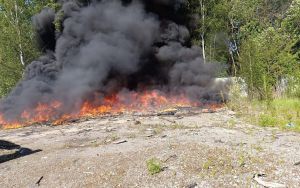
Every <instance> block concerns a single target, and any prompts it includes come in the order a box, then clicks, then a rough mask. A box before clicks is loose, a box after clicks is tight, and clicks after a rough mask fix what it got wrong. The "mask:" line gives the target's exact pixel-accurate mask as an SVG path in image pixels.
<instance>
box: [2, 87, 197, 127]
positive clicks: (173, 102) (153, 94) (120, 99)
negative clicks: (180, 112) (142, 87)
mask: <svg viewBox="0 0 300 188" xmlns="http://www.w3.org/2000/svg"><path fill="white" fill-rule="evenodd" d="M199 105H200V103H199V102H193V101H191V100H189V99H188V98H187V97H185V96H184V95H177V96H172V95H171V96H169V95H166V94H163V93H161V92H159V91H155V90H154V91H145V92H142V93H137V92H131V93H125V94H115V95H111V96H108V97H105V98H104V99H102V100H101V101H100V100H99V99H97V97H96V100H94V101H90V100H87V101H85V102H83V103H82V104H81V105H80V109H79V110H78V111H77V112H73V113H67V114H60V115H59V112H60V111H62V107H63V102H62V101H53V102H51V103H50V104H44V103H38V104H37V106H36V107H35V108H34V109H33V110H32V109H26V110H24V111H23V113H22V114H21V117H20V120H16V121H7V120H6V119H5V118H4V116H3V114H1V113H0V127H1V125H2V127H3V128H5V129H12V128H20V127H23V126H28V125H32V124H34V123H45V122H49V121H51V122H52V124H53V125H59V124H62V123H64V122H66V121H68V120H71V119H76V118H81V117H89V116H92V117H95V116H100V115H103V114H107V113H110V114H117V113H122V112H126V111H127V112H145V111H149V110H152V109H157V108H166V107H184V106H188V107H193V106H199Z"/></svg>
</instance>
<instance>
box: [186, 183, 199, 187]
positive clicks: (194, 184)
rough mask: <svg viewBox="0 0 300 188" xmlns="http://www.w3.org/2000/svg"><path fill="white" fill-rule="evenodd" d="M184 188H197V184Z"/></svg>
mask: <svg viewBox="0 0 300 188" xmlns="http://www.w3.org/2000/svg"><path fill="white" fill-rule="evenodd" d="M186 188H198V184H197V183H191V184H189V185H188V186H186Z"/></svg>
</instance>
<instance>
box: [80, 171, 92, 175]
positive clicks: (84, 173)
mask: <svg viewBox="0 0 300 188" xmlns="http://www.w3.org/2000/svg"><path fill="white" fill-rule="evenodd" d="M83 173H84V174H91V175H93V174H94V173H93V172H83Z"/></svg>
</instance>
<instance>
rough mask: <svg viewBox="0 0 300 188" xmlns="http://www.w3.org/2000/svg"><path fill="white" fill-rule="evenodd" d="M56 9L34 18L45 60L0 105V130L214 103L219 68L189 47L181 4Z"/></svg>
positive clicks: (102, 3)
mask: <svg viewBox="0 0 300 188" xmlns="http://www.w3.org/2000/svg"><path fill="white" fill-rule="evenodd" d="M60 3H61V10H59V11H58V12H57V13H55V12H54V11H53V10H51V9H44V10H43V11H42V12H41V13H40V14H38V15H36V16H35V17H34V18H33V22H34V25H35V28H36V30H37V38H38V42H39V45H40V47H41V50H42V51H43V52H44V55H43V56H42V57H40V58H39V59H38V60H36V61H34V62H32V63H31V64H30V65H29V66H28V67H27V68H26V71H25V73H24V78H23V80H21V81H20V82H19V84H18V85H17V86H16V88H15V89H14V90H13V91H12V92H11V93H10V94H9V96H8V97H7V98H5V99H3V100H2V101H1V102H0V125H3V126H4V127H5V126H20V125H29V124H32V123H35V122H45V121H58V120H61V119H68V118H71V117H82V116H85V115H88V114H92V115H97V114H101V113H106V112H111V113H113V112H121V111H130V110H146V109H148V108H156V107H162V106H169V105H173V106H174V105H180V106H198V105H200V104H201V103H202V102H203V101H216V100H219V99H220V95H219V93H220V91H221V90H222V88H218V87H215V85H214V77H215V73H216V72H217V71H218V70H219V66H218V64H214V63H207V64H205V63H204V62H203V60H202V58H201V49H199V47H197V46H192V45H191V42H190V33H189V29H188V28H190V27H191V24H192V22H193V21H192V20H190V19H189V18H190V17H189V16H188V15H186V14H184V11H183V9H184V8H183V7H184V1H183V0H155V1H148V0H143V1H142V0H140V1H139V0H132V1H131V0H123V1H121V0H98V1H85V2H83V1H80V2H79V1H76V0H62V1H60ZM54 23H60V24H54ZM55 25H61V28H57V27H55Z"/></svg>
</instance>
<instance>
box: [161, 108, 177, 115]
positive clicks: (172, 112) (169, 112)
mask: <svg viewBox="0 0 300 188" xmlns="http://www.w3.org/2000/svg"><path fill="white" fill-rule="evenodd" d="M177 111H178V110H177V109H175V108H169V109H165V110H163V111H160V112H158V113H157V115H158V116H163V115H167V116H168V115H169V116H173V115H175V114H176V112H177Z"/></svg>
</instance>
